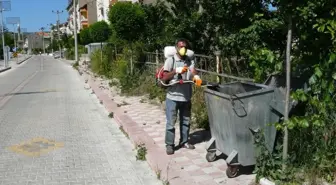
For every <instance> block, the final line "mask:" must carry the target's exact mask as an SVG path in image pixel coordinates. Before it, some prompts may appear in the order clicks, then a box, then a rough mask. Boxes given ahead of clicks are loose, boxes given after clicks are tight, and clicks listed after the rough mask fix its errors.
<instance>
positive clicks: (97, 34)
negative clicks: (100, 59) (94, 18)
mask: <svg viewBox="0 0 336 185" xmlns="http://www.w3.org/2000/svg"><path fill="white" fill-rule="evenodd" d="M89 28H90V35H91V38H92V42H100V43H101V42H105V41H106V40H107V39H108V37H109V35H110V28H109V25H108V24H107V23H106V22H105V21H99V22H96V23H94V24H92V25H91V26H90V27H89Z"/></svg>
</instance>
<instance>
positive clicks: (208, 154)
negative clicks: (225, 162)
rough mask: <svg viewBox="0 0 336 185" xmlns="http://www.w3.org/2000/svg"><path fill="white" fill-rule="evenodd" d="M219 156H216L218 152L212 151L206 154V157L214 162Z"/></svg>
mask: <svg viewBox="0 0 336 185" xmlns="http://www.w3.org/2000/svg"><path fill="white" fill-rule="evenodd" d="M216 158H217V156H216V152H210V151H208V152H207V154H206V156H205V159H206V160H207V161H208V162H214V161H215V160H216Z"/></svg>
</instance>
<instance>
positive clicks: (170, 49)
mask: <svg viewBox="0 0 336 185" xmlns="http://www.w3.org/2000/svg"><path fill="white" fill-rule="evenodd" d="M175 54H176V48H175V47H174V46H166V47H165V48H164V56H165V58H170V57H172V58H173V64H172V69H171V70H173V69H174V64H175V58H174V55H175ZM186 56H187V57H189V58H193V57H194V51H192V50H189V49H188V50H187V53H186ZM163 72H164V66H161V68H160V69H158V70H157V72H156V75H155V77H156V83H157V85H158V86H159V87H162V88H167V87H169V86H173V85H175V84H186V83H192V84H195V82H194V81H193V80H183V79H177V80H176V79H173V80H170V81H168V82H165V81H163V80H162V78H163ZM189 72H190V70H189V68H188V71H187V73H189ZM216 85H217V84H210V83H204V82H202V85H201V86H202V87H205V86H216Z"/></svg>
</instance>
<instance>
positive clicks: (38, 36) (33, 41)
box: [24, 32, 51, 51]
mask: <svg viewBox="0 0 336 185" xmlns="http://www.w3.org/2000/svg"><path fill="white" fill-rule="evenodd" d="M43 40H44V47H45V48H47V47H48V46H49V45H50V42H51V37H50V33H46V32H43V33H42V32H35V33H31V34H28V35H27V36H26V39H25V41H24V48H28V50H30V51H31V50H32V49H38V48H41V49H43Z"/></svg>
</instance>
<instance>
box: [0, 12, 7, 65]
mask: <svg viewBox="0 0 336 185" xmlns="http://www.w3.org/2000/svg"><path fill="white" fill-rule="evenodd" d="M3 11H4V9H3V8H2V7H1V9H0V12H1V33H2V35H1V36H2V52H3V57H4V67H5V68H6V67H7V53H6V50H5V32H4V26H5V24H4V19H3Z"/></svg>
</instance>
